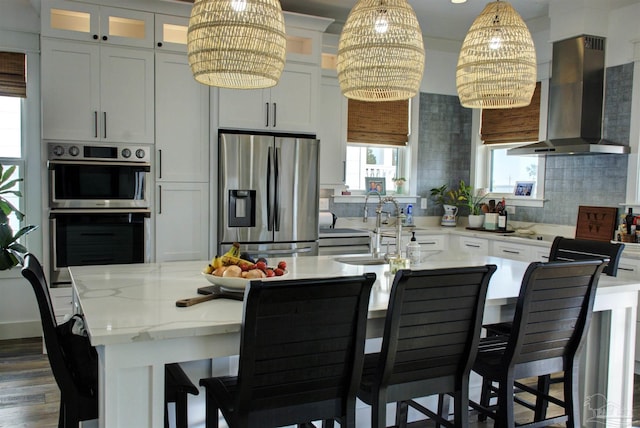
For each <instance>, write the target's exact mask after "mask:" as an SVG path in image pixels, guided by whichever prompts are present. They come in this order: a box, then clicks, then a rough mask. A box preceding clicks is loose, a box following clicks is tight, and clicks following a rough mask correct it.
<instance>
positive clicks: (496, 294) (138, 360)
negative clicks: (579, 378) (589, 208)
mask: <svg viewBox="0 0 640 428" xmlns="http://www.w3.org/2000/svg"><path fill="white" fill-rule="evenodd" d="M284 260H286V262H287V264H288V270H289V274H288V275H287V276H286V279H296V278H310V277H332V276H344V275H357V274H362V273H364V272H374V273H376V275H377V276H378V279H377V281H376V284H375V285H374V288H373V292H372V295H371V300H370V305H369V324H368V328H367V336H368V337H379V336H380V335H381V332H382V326H383V319H384V315H385V311H386V308H387V303H388V298H389V277H388V274H387V275H385V273H386V272H387V271H388V265H373V266H372V265H367V266H363V265H352V264H346V263H341V262H338V261H336V260H335V258H334V257H333V256H317V257H299V258H286V259H284ZM486 263H493V264H496V265H497V266H498V270H497V271H496V273H495V274H494V276H493V278H492V279H491V282H490V286H489V290H488V294H487V304H486V308H485V316H484V321H485V322H495V321H499V320H503V319H508V318H509V317H510V316H511V315H512V313H513V303H514V302H515V299H516V297H517V295H518V291H519V287H520V282H521V279H522V276H523V274H524V271H525V269H526V267H527V265H528V263H524V262H519V261H514V260H508V259H503V258H497V257H489V256H471V255H469V254H454V253H449V252H434V253H431V254H430V255H429V256H427V257H425V258H424V259H423V261H422V263H421V264H420V265H419V266H418V268H424V269H430V268H441V267H456V266H477V265H483V264H486ZM205 265H206V262H204V261H193V262H171V263H151V264H133V265H108V266H82V267H72V268H70V270H71V277H72V281H73V290H74V294H75V299H76V304H77V305H78V306H77V309H78V310H79V311H81V312H83V313H84V314H85V317H86V322H87V328H88V331H89V335H90V337H91V342H92V344H93V345H95V346H96V348H97V349H98V353H99V357H100V370H99V376H100V377H99V381H100V421H99V425H100V426H101V427H123V426H135V427H149V428H151V427H158V426H162V425H163V418H164V410H163V409H164V397H163V392H164V387H163V385H164V364H166V363H170V362H183V361H193V360H202V359H208V358H215V357H225V356H230V355H235V354H237V353H238V350H239V333H240V327H241V321H242V302H239V301H235V300H228V299H218V300H212V301H208V302H205V303H201V304H198V305H195V306H191V307H187V308H178V307H176V306H175V301H176V300H179V299H183V298H186V297H194V296H196V290H197V288H199V287H202V286H205V285H208V282H207V281H206V280H205V278H204V277H203V276H202V275H201V273H200V271H201V270H202V268H203V267H204V266H205ZM639 289H640V284H638V283H635V282H630V281H623V280H620V279H615V278H610V277H604V276H603V277H602V278H601V280H600V284H599V287H598V291H597V293H596V302H595V308H594V310H595V311H597V312H598V313H599V314H598V315H603V316H602V317H600V316H598V317H596V318H594V320H598V322H596V323H594V327H597V328H592V329H591V330H592V334H591V338H590V342H591V343H590V346H589V347H588V348H587V354H588V355H587V361H586V364H585V370H586V372H585V375H584V378H585V379H587V380H588V381H587V382H585V388H586V389H585V392H584V394H583V397H584V398H585V399H586V398H589V397H592V396H594V394H603V395H604V396H606V399H607V403H608V405H609V406H608V409H613V410H610V411H609V413H608V419H607V425H611V426H614V425H615V426H631V405H632V388H633V358H634V341H635V322H636V306H637V292H638V290H639ZM601 318H602V319H601ZM592 410H593V411H595V412H596V413H594V414H593V415H592V414H591V413H590V412H591V411H592ZM598 410H601V409H599V408H596V409H592V408H591V407H585V416H584V418H583V419H585V420H588V421H591V422H593V417H598V418H602V412H600V413H597V411H598Z"/></svg>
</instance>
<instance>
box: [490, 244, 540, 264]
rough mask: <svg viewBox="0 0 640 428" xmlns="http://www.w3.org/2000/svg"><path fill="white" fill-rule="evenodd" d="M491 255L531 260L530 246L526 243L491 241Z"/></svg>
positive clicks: (524, 260) (525, 260)
mask: <svg viewBox="0 0 640 428" xmlns="http://www.w3.org/2000/svg"><path fill="white" fill-rule="evenodd" d="M492 255H493V256H496V257H504V258H506V259H512V260H520V261H523V262H530V261H531V248H530V247H529V246H527V245H520V244H512V243H509V242H493V251H492Z"/></svg>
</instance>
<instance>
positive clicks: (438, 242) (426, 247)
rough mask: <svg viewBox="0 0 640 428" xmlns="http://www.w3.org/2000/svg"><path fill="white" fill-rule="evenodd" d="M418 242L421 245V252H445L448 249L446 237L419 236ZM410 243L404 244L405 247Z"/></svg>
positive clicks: (417, 237) (417, 236)
mask: <svg viewBox="0 0 640 428" xmlns="http://www.w3.org/2000/svg"><path fill="white" fill-rule="evenodd" d="M416 240H417V241H418V244H420V251H443V250H446V249H447V241H446V237H445V236H444V235H418V234H416ZM408 243H409V241H407V242H404V244H405V246H406V244H408Z"/></svg>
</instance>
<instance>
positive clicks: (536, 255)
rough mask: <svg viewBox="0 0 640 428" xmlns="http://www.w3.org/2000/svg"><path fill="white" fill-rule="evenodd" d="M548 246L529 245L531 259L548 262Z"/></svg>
mask: <svg viewBox="0 0 640 428" xmlns="http://www.w3.org/2000/svg"><path fill="white" fill-rule="evenodd" d="M549 250H550V247H538V246H532V247H531V259H532V260H533V261H535V262H548V261H549Z"/></svg>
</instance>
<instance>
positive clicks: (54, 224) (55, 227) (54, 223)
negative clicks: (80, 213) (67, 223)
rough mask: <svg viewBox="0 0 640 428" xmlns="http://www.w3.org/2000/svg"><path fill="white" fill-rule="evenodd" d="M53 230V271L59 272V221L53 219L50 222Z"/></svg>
mask: <svg viewBox="0 0 640 428" xmlns="http://www.w3.org/2000/svg"><path fill="white" fill-rule="evenodd" d="M49 225H50V228H51V264H52V266H51V271H52V272H56V271H57V270H58V245H57V244H56V241H57V238H58V220H56V219H55V218H52V219H50V220H49Z"/></svg>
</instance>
